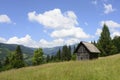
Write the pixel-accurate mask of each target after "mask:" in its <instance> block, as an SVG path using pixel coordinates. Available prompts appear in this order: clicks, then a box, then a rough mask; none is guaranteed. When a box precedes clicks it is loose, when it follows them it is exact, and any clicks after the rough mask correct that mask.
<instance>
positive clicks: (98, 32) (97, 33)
mask: <svg viewBox="0 0 120 80" xmlns="http://www.w3.org/2000/svg"><path fill="white" fill-rule="evenodd" d="M101 32H102V30H101V29H99V28H98V29H97V31H96V33H95V35H98V36H100V34H101Z"/></svg>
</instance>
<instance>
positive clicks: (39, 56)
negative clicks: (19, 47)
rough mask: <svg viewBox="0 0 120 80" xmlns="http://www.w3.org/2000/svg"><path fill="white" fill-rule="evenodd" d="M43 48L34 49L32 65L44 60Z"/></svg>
mask: <svg viewBox="0 0 120 80" xmlns="http://www.w3.org/2000/svg"><path fill="white" fill-rule="evenodd" d="M43 54H44V53H43V50H42V48H39V49H37V50H35V52H34V55H33V60H32V62H33V65H39V64H42V63H43V61H44V57H43Z"/></svg>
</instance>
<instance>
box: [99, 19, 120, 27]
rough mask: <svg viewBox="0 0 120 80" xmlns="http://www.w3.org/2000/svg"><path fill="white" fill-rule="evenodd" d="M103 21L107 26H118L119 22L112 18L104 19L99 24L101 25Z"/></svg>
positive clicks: (119, 25)
mask: <svg viewBox="0 0 120 80" xmlns="http://www.w3.org/2000/svg"><path fill="white" fill-rule="evenodd" d="M104 23H105V24H106V25H107V26H108V27H109V28H120V24H119V23H117V22H115V21H112V20H106V21H101V22H100V25H101V26H103V25H104Z"/></svg>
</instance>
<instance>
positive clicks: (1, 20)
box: [0, 14, 11, 23]
mask: <svg viewBox="0 0 120 80" xmlns="http://www.w3.org/2000/svg"><path fill="white" fill-rule="evenodd" d="M0 23H11V20H10V18H9V17H8V16H7V15H4V14H3V15H0Z"/></svg>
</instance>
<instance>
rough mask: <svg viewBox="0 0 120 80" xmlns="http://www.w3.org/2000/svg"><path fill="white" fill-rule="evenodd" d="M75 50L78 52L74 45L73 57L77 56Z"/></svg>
mask: <svg viewBox="0 0 120 80" xmlns="http://www.w3.org/2000/svg"><path fill="white" fill-rule="evenodd" d="M75 50H76V47H75V45H74V49H73V55H76V54H75Z"/></svg>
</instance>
